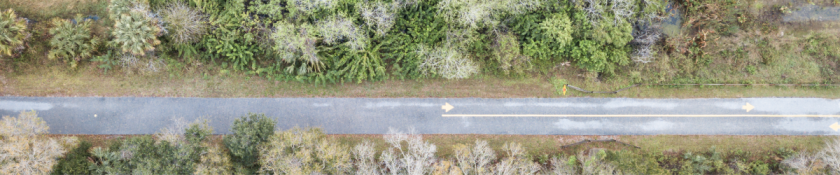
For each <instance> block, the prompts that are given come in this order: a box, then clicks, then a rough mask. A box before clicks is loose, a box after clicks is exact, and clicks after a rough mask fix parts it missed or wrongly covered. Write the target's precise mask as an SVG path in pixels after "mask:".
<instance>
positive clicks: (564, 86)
mask: <svg viewBox="0 0 840 175" xmlns="http://www.w3.org/2000/svg"><path fill="white" fill-rule="evenodd" d="M563 95H564V96H565V95H566V85H565V84H564V85H563Z"/></svg>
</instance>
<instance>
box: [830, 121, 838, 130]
mask: <svg viewBox="0 0 840 175" xmlns="http://www.w3.org/2000/svg"><path fill="white" fill-rule="evenodd" d="M828 127H831V129H833V130H834V131H837V130H838V129H840V125H838V124H837V122H834V124H831V126H828Z"/></svg>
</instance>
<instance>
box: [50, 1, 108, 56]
mask: <svg viewBox="0 0 840 175" xmlns="http://www.w3.org/2000/svg"><path fill="white" fill-rule="evenodd" d="M74 23H75V24H74ZM91 23H92V21H91V20H85V19H84V17H82V15H81V14H77V15H76V20H75V21H74V22H71V21H70V20H62V19H53V21H52V24H53V26H54V27H53V28H51V29H50V35H53V37H52V39H51V40H50V46H51V49H50V52H49V54H48V58H50V59H56V58H61V59H66V60H69V61H70V65H71V66H72V67H76V65H77V62H78V61H81V60H83V59H87V58H90V57H91V56H93V52H94V51H95V50H96V45H97V44H99V38H96V37H94V36H92V34H91V31H90V26H91Z"/></svg>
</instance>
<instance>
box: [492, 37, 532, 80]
mask: <svg viewBox="0 0 840 175" xmlns="http://www.w3.org/2000/svg"><path fill="white" fill-rule="evenodd" d="M519 48H520V46H519V41H518V39H517V38H516V36H515V35H510V34H504V33H499V34H497V35H496V40H495V41H494V42H493V51H492V53H493V57H492V59H493V60H495V61H497V62H498V63H499V68H501V69H502V71H503V72H504V73H505V74H509V73H510V71H511V70H513V72H514V73H516V74H522V73H524V72H525V71H526V70H529V69H531V63H530V61H531V57H528V56H525V55H522V53H521V52H520V51H519Z"/></svg>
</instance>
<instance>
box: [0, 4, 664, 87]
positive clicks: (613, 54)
mask: <svg viewBox="0 0 840 175" xmlns="http://www.w3.org/2000/svg"><path fill="white" fill-rule="evenodd" d="M4 14H5V15H6V16H7V18H8V19H5V20H6V21H18V22H17V23H15V24H16V25H18V27H13V28H8V29H7V30H11V31H10V32H13V33H14V32H16V33H15V34H16V35H14V36H16V37H15V38H11V39H8V41H7V42H5V43H2V44H0V46H2V48H13V47H14V48H17V47H19V45H21V43H23V42H24V39H25V38H22V37H20V36H22V33H24V32H26V30H25V29H26V28H25V27H26V25H25V24H21V22H20V21H22V19H21V18H19V17H15V16H14V12H12V11H8V12H5V13H4ZM662 14H664V2H660V1H655V0H591V1H566V0H503V1H488V0H430V1H418V0H374V1H368V0H364V1H362V0H325V1H300V0H189V1H187V0H151V1H147V0H113V1H110V2H109V3H108V5H107V13H106V14H104V15H107V18H103V19H102V20H103V21H105V22H103V23H101V24H112V25H108V26H105V31H106V32H100V36H91V32H90V25H91V24H90V23H91V22H90V21H91V20H90V19H82V15H78V19H74V20H72V21H70V20H64V19H53V20H52V21H53V23H54V25H53V27H51V28H52V29H50V35H51V36H50V37H51V38H52V39H51V42H50V43H49V45H50V47H51V48H52V49H51V51H50V54H49V55H50V58H62V60H69V61H70V63H71V66H72V67H75V66H76V64H77V62H78V61H87V60H89V59H91V58H92V56H93V55H97V57H95V58H94V59H93V60H95V61H99V62H101V65H100V67H102V68H106V69H110V68H112V66H121V67H123V68H128V69H135V68H140V70H147V71H157V70H159V69H160V68H161V67H162V66H163V65H164V64H165V63H166V62H169V61H163V60H167V59H170V58H172V57H181V58H183V60H186V61H190V60H195V59H204V60H209V61H210V62H217V61H218V62H222V63H223V64H222V65H224V66H223V67H228V68H230V69H232V70H234V71H243V72H246V73H249V74H257V75H263V76H265V77H268V78H276V79H287V80H292V79H293V80H302V81H303V80H306V81H314V82H337V81H355V82H361V81H365V80H381V79H383V78H386V77H391V76H394V77H401V78H418V77H443V78H446V79H456V78H468V77H470V76H471V75H474V74H476V73H479V72H480V71H489V72H498V73H503V74H510V73H514V74H520V75H521V74H524V73H526V72H528V71H534V70H547V69H549V68H551V67H554V66H555V65H556V64H558V63H561V62H565V61H572V62H574V63H575V65H577V66H578V67H580V68H582V69H585V70H587V71H589V72H593V73H603V74H606V75H610V74H613V73H614V72H615V69H616V67H617V66H624V65H628V64H629V62H630V60H631V59H630V53H631V52H633V50H634V48H632V47H631V46H630V45H629V44H628V43H630V41H631V40H633V39H634V38H639V37H645V36H641V35H638V36H635V35H633V30H634V29H633V28H634V26H636V25H638V24H648V23H650V22H652V21H653V20H656V19H658V18H656V17H657V16H659V15H662ZM4 24H5V23H4ZM99 38H101V39H103V40H105V41H107V42H103V43H106V44H102V45H100V44H99ZM94 48H95V49H94ZM5 50H7V51H4V52H3V53H5V54H6V55H10V53H11V51H10V50H9V49H5ZM94 52H95V53H94ZM533 68H537V69H533ZM389 73H390V74H389Z"/></svg>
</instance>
